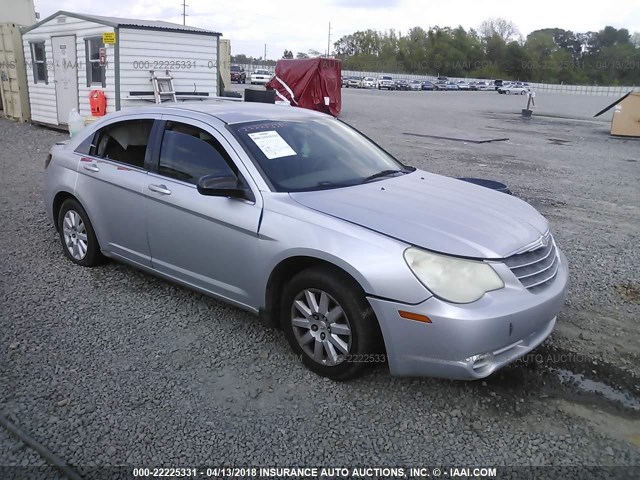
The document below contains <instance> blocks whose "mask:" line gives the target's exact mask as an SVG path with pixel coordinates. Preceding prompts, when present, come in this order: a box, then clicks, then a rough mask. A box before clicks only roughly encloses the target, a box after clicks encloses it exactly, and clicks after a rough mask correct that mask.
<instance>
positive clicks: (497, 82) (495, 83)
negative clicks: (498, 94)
mask: <svg viewBox="0 0 640 480" xmlns="http://www.w3.org/2000/svg"><path fill="white" fill-rule="evenodd" d="M503 83H504V81H503V80H500V79H499V78H498V79H496V80H494V81H493V88H494V89H495V90H498V88H500V87H501V86H502V84H503Z"/></svg>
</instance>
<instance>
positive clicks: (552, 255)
mask: <svg viewBox="0 0 640 480" xmlns="http://www.w3.org/2000/svg"><path fill="white" fill-rule="evenodd" d="M541 240H542V243H541V246H540V247H538V248H536V249H535V250H533V251H529V252H525V253H518V254H516V255H512V256H510V257H508V258H506V259H505V260H504V263H505V264H506V265H507V266H508V267H509V268H510V269H511V271H512V272H513V274H514V275H515V276H516V277H517V279H518V280H520V283H522V285H523V286H524V287H525V288H527V289H528V290H529V291H531V292H534V293H535V292H537V291H540V290H541V289H544V287H545V286H546V285H547V284H548V283H549V282H550V281H551V280H553V279H554V278H555V276H556V274H557V273H558V266H559V263H558V262H559V260H558V253H557V251H556V245H555V242H554V241H553V237H552V236H551V233H550V232H547V234H546V235H544V236H543V237H542V239H541ZM545 244H546V246H544V245H545Z"/></svg>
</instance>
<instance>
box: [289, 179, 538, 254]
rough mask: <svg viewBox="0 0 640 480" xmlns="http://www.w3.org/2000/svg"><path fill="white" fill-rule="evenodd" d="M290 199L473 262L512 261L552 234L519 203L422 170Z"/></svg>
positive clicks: (417, 244) (530, 211) (292, 195)
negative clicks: (483, 260)
mask: <svg viewBox="0 0 640 480" xmlns="http://www.w3.org/2000/svg"><path fill="white" fill-rule="evenodd" d="M290 196H291V198H292V199H293V200H295V201H296V202H298V203H299V204H301V205H304V206H305V207H308V208H311V209H313V210H317V211H319V212H322V213H325V214H327V215H331V216H333V217H337V218H340V219H343V220H345V221H347V222H351V223H354V224H356V225H360V226H362V227H365V228H368V229H371V230H375V231H377V232H380V233H382V234H385V235H388V236H390V237H394V238H397V239H399V240H402V241H404V242H407V243H409V244H412V245H416V246H419V247H423V248H426V249H428V250H432V251H435V252H441V253H446V254H450V255H457V256H462V257H469V258H504V257H507V256H509V255H512V254H514V253H515V252H517V251H519V250H522V249H523V248H524V247H526V246H527V245H529V244H531V243H533V242H535V241H536V240H538V239H539V238H540V236H542V235H543V234H544V233H546V231H547V230H548V228H549V226H548V222H547V220H546V219H545V218H544V217H543V216H542V215H540V214H539V213H538V212H537V211H536V210H535V209H534V208H533V207H532V206H531V205H529V204H528V203H526V202H523V201H522V200H519V199H518V198H516V197H513V196H511V195H508V194H505V193H500V192H497V191H495V190H491V189H489V188H486V187H482V186H478V185H474V184H471V183H468V182H464V181H461V180H456V179H454V178H449V177H443V176H441V175H435V174H432V173H427V172H423V171H420V170H416V171H415V172H413V173H410V174H406V175H402V176H399V177H392V178H387V179H384V180H380V181H375V182H370V183H367V184H364V185H357V186H353V187H346V188H337V189H331V190H321V191H314V192H296V193H291V194H290Z"/></svg>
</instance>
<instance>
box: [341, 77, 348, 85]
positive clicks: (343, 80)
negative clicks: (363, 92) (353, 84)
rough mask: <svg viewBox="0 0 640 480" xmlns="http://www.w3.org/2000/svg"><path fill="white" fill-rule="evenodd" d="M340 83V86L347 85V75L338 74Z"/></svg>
mask: <svg viewBox="0 0 640 480" xmlns="http://www.w3.org/2000/svg"><path fill="white" fill-rule="evenodd" d="M340 84H341V86H343V87H346V86H347V77H344V76H340Z"/></svg>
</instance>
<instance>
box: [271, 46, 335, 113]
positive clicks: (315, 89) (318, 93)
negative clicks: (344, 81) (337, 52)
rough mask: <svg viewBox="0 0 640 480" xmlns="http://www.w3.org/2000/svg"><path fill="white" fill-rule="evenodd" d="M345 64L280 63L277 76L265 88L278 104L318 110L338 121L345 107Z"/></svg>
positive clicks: (330, 60) (328, 61)
mask: <svg viewBox="0 0 640 480" xmlns="http://www.w3.org/2000/svg"><path fill="white" fill-rule="evenodd" d="M341 75H342V63H341V62H340V60H335V59H333V58H302V59H297V60H286V59H283V60H278V63H276V75H275V77H273V78H272V79H271V80H270V81H269V83H267V85H266V87H267V89H268V90H275V91H276V95H277V100H284V101H287V102H289V103H290V104H291V105H292V106H294V107H302V108H308V109H310V110H318V111H319V112H324V113H329V114H331V115H333V116H334V117H337V116H338V114H339V113H340V108H341V107H342V96H341V90H340V87H341V86H342V85H341V80H340V78H341Z"/></svg>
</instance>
